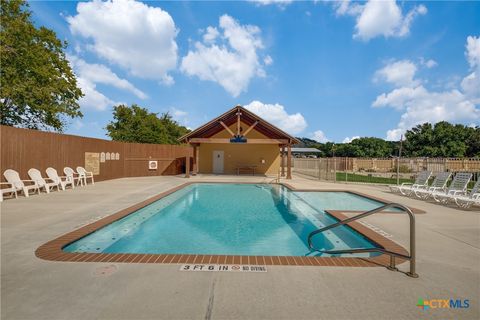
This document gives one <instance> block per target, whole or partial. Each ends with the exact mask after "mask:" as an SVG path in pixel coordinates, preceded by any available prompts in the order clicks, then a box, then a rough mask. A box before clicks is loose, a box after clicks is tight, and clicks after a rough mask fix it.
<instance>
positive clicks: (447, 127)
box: [405, 121, 480, 157]
mask: <svg viewBox="0 0 480 320" xmlns="http://www.w3.org/2000/svg"><path fill="white" fill-rule="evenodd" d="M405 138H406V140H405V155H407V156H412V157H474V156H479V155H480V142H479V140H480V128H479V127H476V128H472V127H467V126H464V125H461V124H457V125H453V124H450V123H448V122H446V121H442V122H438V123H436V124H435V125H432V124H430V123H424V124H421V125H418V126H416V127H414V128H412V129H411V130H408V131H407V132H406V133H405Z"/></svg>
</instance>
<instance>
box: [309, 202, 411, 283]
mask: <svg viewBox="0 0 480 320" xmlns="http://www.w3.org/2000/svg"><path fill="white" fill-rule="evenodd" d="M389 208H396V209H400V210H402V211H404V212H406V213H407V214H408V216H409V218H410V254H409V255H405V254H401V253H398V252H393V251H389V250H386V249H384V248H352V249H344V250H322V249H316V248H315V247H314V246H313V243H312V238H313V237H314V236H315V235H317V234H319V233H322V232H324V231H327V230H330V229H333V228H336V227H339V226H342V225H345V224H347V223H350V222H352V221H355V220H359V219H362V218H365V217H368V216H370V215H372V214H375V213H378V212H380V211H383V210H385V209H389ZM307 241H308V247H309V248H310V249H311V250H313V251H318V252H320V253H328V254H344V253H364V252H381V253H383V254H388V255H389V256H390V265H389V266H388V267H387V268H388V269H389V270H395V271H398V268H397V267H395V257H400V258H403V259H406V260H409V261H410V271H409V272H407V273H406V275H407V276H409V277H412V278H418V274H416V273H415V216H414V215H413V212H412V210H410V209H409V208H407V207H405V206H404V205H401V204H399V203H388V204H386V205H384V206H381V207H378V208H375V209H373V210H370V211H366V212H364V213H361V214H359V215H356V216H354V217H351V218H348V219H345V220H342V221H339V222H337V223H334V224H331V225H329V226H326V227H323V228H321V229H318V230H315V231H313V232H311V233H310V234H309V235H308V238H307Z"/></svg>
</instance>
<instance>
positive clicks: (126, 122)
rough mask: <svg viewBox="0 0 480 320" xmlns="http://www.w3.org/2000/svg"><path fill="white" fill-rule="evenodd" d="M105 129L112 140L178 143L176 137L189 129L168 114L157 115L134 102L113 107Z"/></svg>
mask: <svg viewBox="0 0 480 320" xmlns="http://www.w3.org/2000/svg"><path fill="white" fill-rule="evenodd" d="M106 129H107V131H108V135H109V136H110V137H111V138H112V140H116V141H124V142H138V143H159V144H179V142H178V141H177V139H178V138H180V137H181V136H182V135H184V134H186V133H187V132H188V131H189V130H188V129H187V128H185V127H184V126H181V125H179V124H178V123H177V122H176V121H175V120H173V119H172V117H171V116H170V114H168V113H162V114H161V115H160V116H158V114H157V113H150V112H148V110H147V109H146V108H142V107H139V106H138V105H136V104H133V105H132V106H131V107H129V106H126V105H118V106H115V107H113V120H112V121H111V122H110V123H109V124H108V125H107V127H106Z"/></svg>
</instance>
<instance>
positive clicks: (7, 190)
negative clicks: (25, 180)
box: [0, 182, 18, 202]
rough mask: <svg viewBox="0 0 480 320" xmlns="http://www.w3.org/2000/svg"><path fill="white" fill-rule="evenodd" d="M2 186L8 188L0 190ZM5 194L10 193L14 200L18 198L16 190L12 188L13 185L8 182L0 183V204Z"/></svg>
mask: <svg viewBox="0 0 480 320" xmlns="http://www.w3.org/2000/svg"><path fill="white" fill-rule="evenodd" d="M2 186H8V187H6V188H1V187H2ZM7 193H11V194H12V195H14V196H15V198H18V196H17V189H16V188H15V187H14V186H13V184H11V183H8V182H0V202H2V201H3V195H4V194H7Z"/></svg>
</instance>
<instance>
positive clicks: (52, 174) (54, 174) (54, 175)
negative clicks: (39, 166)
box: [45, 167, 75, 190]
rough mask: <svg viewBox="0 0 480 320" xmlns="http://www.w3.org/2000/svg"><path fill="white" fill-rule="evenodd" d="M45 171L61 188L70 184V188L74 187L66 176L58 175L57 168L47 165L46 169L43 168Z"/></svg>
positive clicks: (63, 188)
mask: <svg viewBox="0 0 480 320" xmlns="http://www.w3.org/2000/svg"><path fill="white" fill-rule="evenodd" d="M45 172H46V173H47V176H48V178H49V179H51V180H52V181H54V182H56V183H57V184H58V185H59V186H60V188H62V190H65V188H66V187H67V186H68V185H70V186H71V187H72V189H73V188H75V184H74V183H73V181H69V180H68V179H67V176H59V175H58V173H57V170H55V169H54V168H51V167H49V168H47V170H45Z"/></svg>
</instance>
